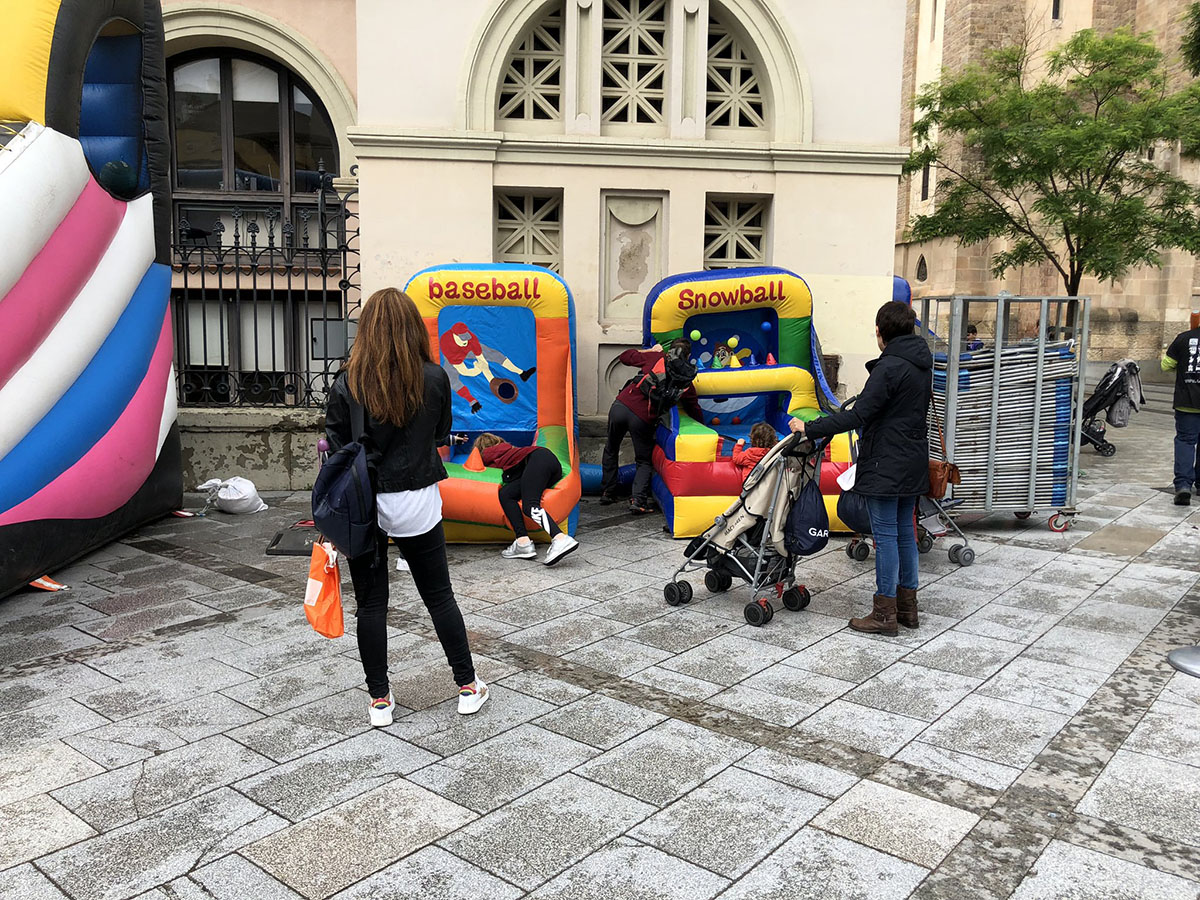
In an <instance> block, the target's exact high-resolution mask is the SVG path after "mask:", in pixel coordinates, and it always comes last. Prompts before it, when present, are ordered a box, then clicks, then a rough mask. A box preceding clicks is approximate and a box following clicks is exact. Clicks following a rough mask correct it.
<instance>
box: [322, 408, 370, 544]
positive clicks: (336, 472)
mask: <svg viewBox="0 0 1200 900" xmlns="http://www.w3.org/2000/svg"><path fill="white" fill-rule="evenodd" d="M364 419H365V413H364V412H363V408H362V406H361V405H360V404H359V403H358V401H356V400H355V399H354V398H353V397H351V398H350V426H351V428H352V429H353V431H352V434H353V436H354V440H353V441H351V442H350V443H349V444H346V446H344V447H342V448H341V449H340V450H338V451H337V452H335V453H331V454H330V455H329V458H328V459H327V460H325V464H324V465H323V466H321V471H320V472H318V473H317V480H316V483H315V484H313V489H312V513H313V516H312V517H313V523H314V524H315V525H316V526H317V528H318V529H319V530H320V532H321V534H323V535H324V536H325V537H326V539H328V540H329V541H330V543H332V544H333V546H334V547H336V548H337V550H338V552H340V553H341V554H342V556H344V557H346V559H357V558H358V557H360V556H362V555H363V554H364V553H370V552H372V551H374V550H376V549H377V546H378V543H377V541H378V538H377V531H378V527H379V526H378V525H377V524H376V513H375V489H374V488H373V487H372V486H371V473H370V470H369V469H368V467H367V448H366V447H365V446H363V442H362V441H363V437H364V435H365V434H366V426H365V422H364Z"/></svg>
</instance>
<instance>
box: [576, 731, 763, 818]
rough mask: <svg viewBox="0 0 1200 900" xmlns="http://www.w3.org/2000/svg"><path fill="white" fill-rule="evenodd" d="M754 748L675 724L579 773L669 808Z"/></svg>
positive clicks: (645, 735) (642, 737)
mask: <svg viewBox="0 0 1200 900" xmlns="http://www.w3.org/2000/svg"><path fill="white" fill-rule="evenodd" d="M753 749H754V747H753V745H751V744H748V743H746V742H745V741H740V740H737V739H736V738H731V737H726V736H725V735H722V734H717V733H715V732H712V731H707V730H706V729H703V728H698V727H696V726H695V725H689V724H687V723H685V722H680V721H678V720H675V719H672V720H669V721H667V722H664V723H662V724H661V725H658V726H656V727H654V728H652V729H650V730H649V731H647V732H643V733H642V734H640V735H638V736H637V737H635V738H633V739H631V740H629V741H626V742H625V743H624V744H621V745H620V746H619V747H616V748H615V749H613V750H609V751H608V752H607V753H604V754H602V755H600V756H598V757H596V758H595V759H593V760H592V761H591V762H589V763H587V764H585V765H583V766H581V767H580V768H579V770H578V772H579V774H580V775H584V776H586V777H588V778H590V779H592V780H593V781H598V782H600V783H601V784H604V785H607V786H608V787H611V788H613V789H614V790H618V791H621V792H622V793H623V794H628V795H629V796H631V797H636V798H638V799H639V800H644V801H646V802H647V803H653V804H655V805H657V806H665V805H666V804H668V803H670V802H671V801H672V800H675V799H677V798H678V797H681V796H682V795H683V794H685V793H687V792H688V791H690V790H692V789H693V788H695V787H696V786H697V785H700V784H702V783H703V782H705V781H707V780H708V779H709V778H711V777H712V776H713V775H715V774H716V773H717V772H719V771H721V770H722V769H724V768H726V767H727V766H730V765H732V764H733V763H735V762H737V761H738V760H739V759H741V758H742V757H743V756H746V755H747V754H748V753H750V752H751V751H752V750H753Z"/></svg>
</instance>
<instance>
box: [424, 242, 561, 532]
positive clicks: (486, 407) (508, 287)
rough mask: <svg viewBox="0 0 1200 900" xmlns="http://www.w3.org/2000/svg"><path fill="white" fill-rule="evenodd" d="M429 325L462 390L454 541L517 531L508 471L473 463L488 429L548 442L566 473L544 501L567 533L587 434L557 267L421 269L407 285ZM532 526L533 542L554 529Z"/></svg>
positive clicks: (452, 482) (450, 491)
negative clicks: (505, 501) (506, 509)
mask: <svg viewBox="0 0 1200 900" xmlns="http://www.w3.org/2000/svg"><path fill="white" fill-rule="evenodd" d="M404 291H405V293H406V294H408V296H410V297H411V298H412V299H413V301H414V302H415V303H416V305H417V309H418V310H420V312H421V316H422V318H424V320H425V325H426V327H427V328H428V329H429V340H430V342H431V346H432V347H433V352H434V358H435V359H437V360H438V361H439V362H440V363H441V366H442V368H443V369H444V370H445V372H446V374H447V375H448V376H449V378H450V389H451V391H453V412H454V425H453V429H452V431H453V433H454V434H455V435H460V436H462V437H464V438H465V439H466V440H465V442H463V443H460V444H457V445H455V446H454V447H453V448H451V450H450V452H449V454H448V459H447V460H446V471H447V473H448V474H449V478H447V479H446V480H445V481H442V482H440V483H439V484H440V488H441V493H442V516H443V520H444V522H445V527H446V539H447V540H450V541H455V542H459V543H488V542H493V541H494V542H508V541H511V540H512V539H513V533H512V529H511V528H509V525H508V522H507V521H506V520H505V518H504V513H503V511H502V510H501V509H500V498H499V490H500V475H501V472H500V470H499V469H494V468H482V467H479V466H474V465H472V464H471V460H470V458H469V451H470V447H471V442H472V441H473V440H474V438H475V437H476V436H477V435H478V434H480V433H481V432H484V431H490V432H492V433H494V434H498V435H500V437H502V438H504V439H505V440H506V441H509V442H510V443H512V444H515V445H516V446H530V445H533V444H536V445H537V446H539V447H547V448H549V449H550V450H552V451H554V454H555V455H556V456H557V457H558V460H559V462H560V463H561V464H562V470H563V478H562V480H561V481H559V482H558V484H557V485H555V486H554V487H552V488H551V489H550V490H548V491H547V492H546V493H545V494H544V495H543V498H542V500H543V502H542V506H543V507H544V508H545V509H546V511H547V512H549V513H550V515H552V516H553V517H554V521H555V522H557V523H558V524H559V527H561V528H562V529H563V530H564V531H566V532H568V533H571V534H574V533H575V525H576V522H577V521H578V518H579V495H580V488H581V485H580V477H579V448H578V440H579V434H578V430H577V424H576V417H575V301H574V298H573V297H572V296H571V291H570V288H568V287H567V285H566V283H565V282H564V281H563V280H562V279H561V278H559V277H558V276H557V275H555V274H554V273H553V272H551V271H549V270H548V269H542V268H539V267H538V266H527V265H515V264H490V263H489V264H480V265H448V266H437V267H434V268H430V269H425V270H424V271H421V272H418V273H417V274H416V275H414V276H413V277H412V278H411V279H410V280H409V282H408V285H407V286H406V287H405V289H404ZM529 524H530V530H529V534H530V536H531V537H533V538H534V540H548V535H547V534H546V533H545V532H544V531H542V530H541V529H538V528H537V527H536V525H535V524H533V523H529Z"/></svg>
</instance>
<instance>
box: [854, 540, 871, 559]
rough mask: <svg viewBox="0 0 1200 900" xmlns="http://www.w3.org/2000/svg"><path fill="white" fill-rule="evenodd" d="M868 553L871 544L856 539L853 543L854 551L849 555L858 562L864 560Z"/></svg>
mask: <svg viewBox="0 0 1200 900" xmlns="http://www.w3.org/2000/svg"><path fill="white" fill-rule="evenodd" d="M870 555H871V545H870V544H868V543H867V542H866V541H856V542H855V543H854V551H853V553H852V554H851V556H852V557H853V558H854V559H856V560H858V562H864V561H865V560H866V558H867V557H868V556H870Z"/></svg>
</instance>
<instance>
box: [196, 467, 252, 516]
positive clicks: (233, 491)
mask: <svg viewBox="0 0 1200 900" xmlns="http://www.w3.org/2000/svg"><path fill="white" fill-rule="evenodd" d="M199 490H201V491H207V492H208V495H209V505H214V506H216V507H217V509H219V510H220V511H221V512H225V513H232V514H234V515H242V514H244V513H256V512H262V511H263V510H264V509H266V508H267V504H265V503H263V501H262V498H261V497H259V496H258V490H257V488H255V487H254V482H253V481H251V480H250V479H249V478H243V477H242V476H241V475H234V476H233V477H232V478H226V479H225V480H224V481H222V480H221V479H220V478H210V479H209V480H208V481H206V482H204V484H202V485H200V487H199ZM214 493H215V494H216V497H215V498H214V497H213V494H214Z"/></svg>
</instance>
